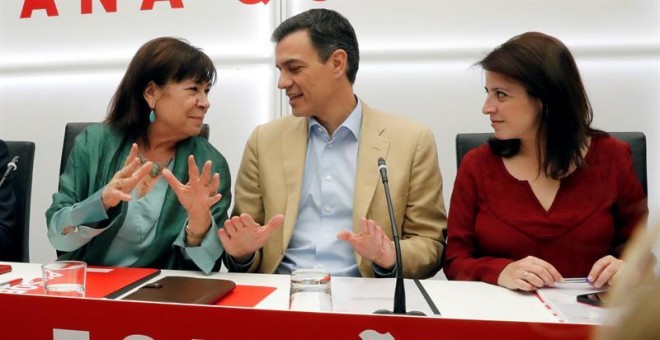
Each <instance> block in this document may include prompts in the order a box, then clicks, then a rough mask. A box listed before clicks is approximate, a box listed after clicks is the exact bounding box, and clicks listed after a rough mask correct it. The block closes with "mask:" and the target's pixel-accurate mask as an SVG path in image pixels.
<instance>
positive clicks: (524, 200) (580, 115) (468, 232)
mask: <svg viewBox="0 0 660 340" xmlns="http://www.w3.org/2000/svg"><path fill="white" fill-rule="evenodd" d="M478 64H479V65H480V66H482V67H483V68H484V70H485V79H486V86H485V88H486V94H487V95H486V102H485V103H484V106H483V113H484V114H485V115H487V116H488V117H489V118H490V122H491V126H492V128H493V130H494V131H495V138H493V139H491V140H490V141H489V143H488V144H487V145H486V144H485V145H482V146H480V147H478V148H475V149H474V150H471V151H470V152H468V153H467V155H466V156H465V157H464V158H463V160H462V162H461V166H460V168H459V170H458V174H457V177H456V181H455V183H454V190H453V192H452V198H451V206H450V212H449V221H448V228H447V231H448V244H447V253H446V260H445V265H444V270H445V273H446V275H447V277H448V278H449V279H454V280H480V281H484V282H488V283H492V284H498V285H500V286H504V287H507V288H509V289H520V290H526V291H529V290H534V289H536V288H540V287H543V286H552V285H554V284H555V283H558V282H562V281H563V278H564V277H587V279H588V281H589V282H591V283H592V284H593V285H594V286H596V287H601V286H603V285H605V284H609V283H612V282H613V278H615V277H616V274H617V272H618V270H619V268H620V267H621V264H622V262H621V260H619V258H618V257H619V254H620V252H621V248H622V247H623V245H624V244H625V243H626V241H627V240H628V238H629V237H630V235H631V233H632V232H633V229H634V228H635V227H636V226H637V225H638V224H640V223H641V222H642V220H643V219H645V217H646V214H647V212H648V207H647V203H646V197H645V194H644V191H643V190H642V186H641V184H640V182H639V180H638V179H637V177H636V174H635V172H634V170H633V166H632V159H631V152H630V147H629V145H628V144H626V143H624V142H621V141H618V140H616V139H614V138H612V137H610V136H609V135H608V134H607V133H604V132H601V131H598V130H595V129H592V128H591V127H590V125H591V121H592V118H593V113H592V110H591V106H590V104H589V99H588V98H587V94H586V92H585V89H584V87H583V85H582V80H581V78H580V74H579V72H578V69H577V66H576V64H575V60H574V59H573V56H572V55H571V53H570V51H569V50H568V49H567V48H566V46H564V44H562V43H561V42H560V41H559V40H557V39H556V38H553V37H551V36H548V35H545V34H542V33H536V32H528V33H524V34H522V35H519V36H516V37H514V38H512V39H510V40H509V41H507V42H506V43H504V44H503V45H501V46H499V47H498V48H496V49H495V50H493V51H492V52H491V53H489V54H488V55H487V56H486V58H484V59H483V60H482V61H480V62H479V63H478Z"/></svg>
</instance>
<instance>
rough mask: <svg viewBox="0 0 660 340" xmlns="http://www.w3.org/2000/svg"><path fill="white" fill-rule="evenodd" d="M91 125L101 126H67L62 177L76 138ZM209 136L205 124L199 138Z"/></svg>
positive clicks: (87, 124)
mask: <svg viewBox="0 0 660 340" xmlns="http://www.w3.org/2000/svg"><path fill="white" fill-rule="evenodd" d="M91 124H101V123H94V122H74V123H67V124H66V127H65V128H64V143H63V144H62V157H61V159H60V175H61V174H63V173H64V169H65V168H66V162H67V160H68V159H69V154H70V153H71V149H73V145H74V144H75V141H76V136H78V134H79V133H80V132H82V130H84V129H85V128H86V127H88V126H90V125H91ZM209 134H210V128H209V125H208V124H203V125H202V131H201V132H200V133H199V136H200V137H202V138H204V139H206V140H208V139H209Z"/></svg>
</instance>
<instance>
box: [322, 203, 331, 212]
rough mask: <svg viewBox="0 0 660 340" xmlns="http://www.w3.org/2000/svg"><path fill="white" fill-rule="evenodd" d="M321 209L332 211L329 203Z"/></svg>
mask: <svg viewBox="0 0 660 340" xmlns="http://www.w3.org/2000/svg"><path fill="white" fill-rule="evenodd" d="M323 210H325V212H331V211H332V208H330V206H329V205H326V206H325V208H324V209H323Z"/></svg>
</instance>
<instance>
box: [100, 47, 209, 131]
mask: <svg viewBox="0 0 660 340" xmlns="http://www.w3.org/2000/svg"><path fill="white" fill-rule="evenodd" d="M189 79H192V80H194V81H195V82H196V83H211V84H214V83H215V81H216V70H215V66H213V61H211V58H209V56H207V55H206V54H205V53H204V52H202V50H201V49H199V48H197V47H194V46H192V45H190V44H189V43H188V42H186V41H185V40H183V39H179V38H172V37H162V38H156V39H153V40H151V41H149V42H147V43H146V44H144V45H142V47H140V49H139V50H138V51H137V53H136V54H135V56H134V57H133V59H132V60H131V62H130V64H129V65H128V69H127V70H126V74H124V78H123V79H122V80H121V82H120V83H119V86H118V87H117V91H116V92H115V94H114V96H113V97H112V100H111V102H110V105H109V108H108V115H107V117H106V119H105V123H107V124H108V125H110V126H111V127H112V128H114V129H115V130H117V131H119V132H121V133H123V134H125V135H126V136H128V137H130V138H136V139H137V138H142V139H144V140H145V141H146V138H144V137H146V135H147V128H148V126H149V113H150V112H151V108H150V107H149V104H148V103H147V102H146V100H145V99H144V90H145V89H146V88H147V85H148V84H149V83H150V82H152V81H153V82H154V83H155V84H156V85H157V86H163V85H165V84H167V83H168V82H181V81H184V80H189Z"/></svg>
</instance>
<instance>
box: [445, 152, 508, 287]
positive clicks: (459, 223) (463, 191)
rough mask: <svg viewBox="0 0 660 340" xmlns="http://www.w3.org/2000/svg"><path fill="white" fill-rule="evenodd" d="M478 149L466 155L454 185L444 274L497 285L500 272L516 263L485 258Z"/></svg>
mask: <svg viewBox="0 0 660 340" xmlns="http://www.w3.org/2000/svg"><path fill="white" fill-rule="evenodd" d="M482 150H484V149H482V148H478V149H475V150H472V151H470V152H468V153H467V154H466V156H465V157H464V158H463V161H462V162H461V166H460V168H459V170H458V174H457V176H456V181H455V182H454V190H453V191H452V195H451V205H450V210H449V220H448V222H447V253H446V261H445V264H444V271H445V274H446V275H447V278H449V279H450V280H467V281H484V282H487V283H491V284H497V278H498V277H499V275H500V272H501V271H502V270H503V269H504V267H506V266H507V265H508V264H509V263H511V262H512V261H511V260H510V259H506V258H497V257H492V256H482V251H481V249H480V248H479V243H478V236H479V235H478V234H477V233H478V231H477V229H476V228H475V226H476V221H477V216H478V214H479V200H480V196H479V192H480V191H482V190H484V188H483V178H482V174H481V169H483V168H488V167H489V164H481V163H482V162H483V161H484V157H480V152H481V151H482Z"/></svg>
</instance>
